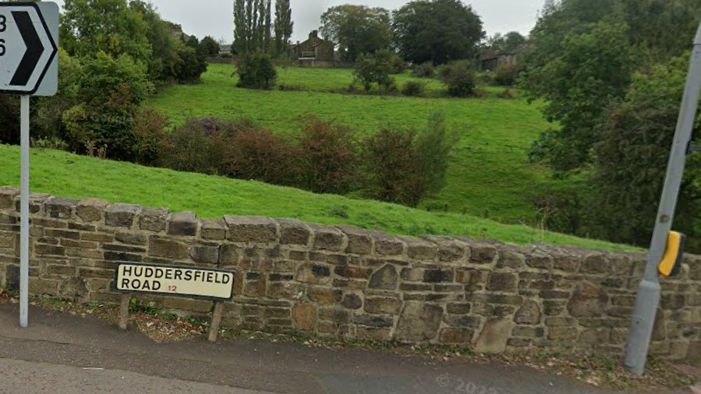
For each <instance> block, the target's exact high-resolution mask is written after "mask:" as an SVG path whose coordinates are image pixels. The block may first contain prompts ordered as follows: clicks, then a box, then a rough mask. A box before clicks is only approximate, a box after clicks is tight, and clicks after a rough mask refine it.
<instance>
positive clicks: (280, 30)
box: [275, 0, 294, 56]
mask: <svg viewBox="0 0 701 394" xmlns="http://www.w3.org/2000/svg"><path fill="white" fill-rule="evenodd" d="M293 27H294V22H292V9H291V8H290V0H277V1H276V2H275V53H276V54H277V55H278V56H280V55H283V54H287V53H288V52H289V45H290V37H292V29H293Z"/></svg>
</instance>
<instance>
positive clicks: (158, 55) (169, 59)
mask: <svg viewBox="0 0 701 394" xmlns="http://www.w3.org/2000/svg"><path fill="white" fill-rule="evenodd" d="M129 7H130V8H131V9H132V10H134V11H135V12H138V13H139V14H141V15H142V17H143V19H144V22H145V23H146V25H147V32H146V37H147V38H148V41H149V44H150V45H151V51H152V55H151V58H150V59H149V60H148V62H147V64H148V74H149V77H150V78H151V80H152V81H162V82H171V81H173V80H175V79H177V78H176V76H175V67H176V65H177V64H178V62H179V61H180V58H179V57H178V42H177V40H176V38H175V37H173V31H172V27H171V24H169V23H168V22H166V21H164V20H163V19H161V17H160V15H158V12H157V11H156V10H155V9H154V7H153V5H151V4H149V3H145V2H143V1H137V0H134V1H132V2H131V3H130V4H129Z"/></svg>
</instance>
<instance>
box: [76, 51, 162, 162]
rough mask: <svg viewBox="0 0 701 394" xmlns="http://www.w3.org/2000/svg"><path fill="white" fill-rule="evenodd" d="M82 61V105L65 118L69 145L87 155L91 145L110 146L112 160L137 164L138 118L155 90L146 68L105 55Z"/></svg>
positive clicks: (80, 94)
mask: <svg viewBox="0 0 701 394" xmlns="http://www.w3.org/2000/svg"><path fill="white" fill-rule="evenodd" d="M82 61H83V68H82V72H81V77H80V82H79V84H80V88H79V91H78V96H79V97H80V100H82V102H81V103H79V104H77V105H75V106H73V107H71V108H70V109H69V110H67V111H66V112H65V113H64V114H63V122H64V124H65V126H66V134H67V135H66V142H67V143H68V144H69V146H70V148H71V149H72V150H74V151H79V152H85V146H86V144H87V143H91V144H94V145H95V146H107V154H108V157H109V158H111V159H117V160H128V161H133V145H134V142H135V140H134V134H133V133H132V130H133V126H134V114H135V113H136V112H137V110H138V109H139V105H140V104H141V102H143V100H144V99H145V98H146V96H147V95H148V94H149V93H150V92H151V91H152V89H153V85H151V83H150V82H149V81H148V79H147V77H146V68H145V66H143V65H142V64H140V63H135V62H134V61H133V60H132V59H131V58H130V57H129V56H121V57H119V58H117V59H113V58H112V57H110V56H109V55H107V54H105V53H103V52H100V53H98V55H97V56H96V57H95V58H86V59H83V60H82Z"/></svg>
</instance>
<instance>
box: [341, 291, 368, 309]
mask: <svg viewBox="0 0 701 394" xmlns="http://www.w3.org/2000/svg"><path fill="white" fill-rule="evenodd" d="M341 305H343V306H344V307H345V308H348V309H360V308H361V307H362V306H363V299H362V298H360V296H359V295H357V294H355V293H347V294H346V295H344V296H343V301H341Z"/></svg>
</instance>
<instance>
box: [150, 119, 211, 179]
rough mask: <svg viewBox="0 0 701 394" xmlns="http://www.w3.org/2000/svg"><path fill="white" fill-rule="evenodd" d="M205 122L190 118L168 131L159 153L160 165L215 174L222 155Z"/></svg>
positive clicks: (178, 169) (179, 169)
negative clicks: (168, 133) (170, 131)
mask: <svg viewBox="0 0 701 394" xmlns="http://www.w3.org/2000/svg"><path fill="white" fill-rule="evenodd" d="M206 124H207V123H205V122H203V121H202V120H201V119H190V120H188V121H187V122H186V123H185V124H184V125H182V126H180V127H178V128H176V129H175V130H174V131H173V132H172V133H170V135H169V136H168V139H167V140H166V141H165V143H164V144H163V147H162V150H161V152H160V155H159V162H160V163H161V165H163V166H164V167H168V168H172V169H174V170H177V171H191V172H201V173H204V174H217V173H218V172H219V171H218V168H219V166H220V165H221V163H222V160H223V157H222V155H221V154H220V153H219V152H218V151H217V149H216V148H219V147H217V146H215V145H214V143H213V138H212V137H211V136H212V132H211V131H210V129H208V128H207V127H206Z"/></svg>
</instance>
